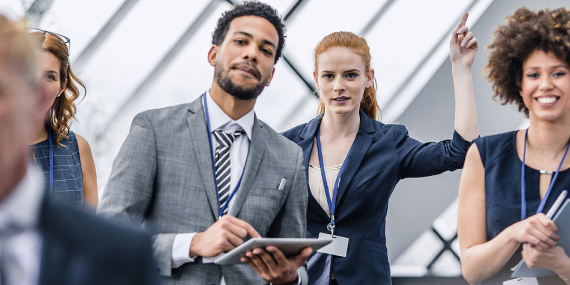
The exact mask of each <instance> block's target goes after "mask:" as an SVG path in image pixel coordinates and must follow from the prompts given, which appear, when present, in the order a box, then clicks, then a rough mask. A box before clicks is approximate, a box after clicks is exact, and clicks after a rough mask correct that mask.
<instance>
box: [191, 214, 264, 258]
mask: <svg viewBox="0 0 570 285" xmlns="http://www.w3.org/2000/svg"><path fill="white" fill-rule="evenodd" d="M248 235H249V236H250V237H252V238H258V237H261V235H260V234H259V233H258V232H257V231H256V230H255V229H254V228H253V227H252V226H251V225H250V224H248V223H247V222H245V221H242V220H240V219H238V218H236V217H232V216H230V215H224V216H222V218H221V219H219V220H218V221H216V222H215V223H214V224H213V225H211V226H210V227H209V228H208V229H207V230H206V231H204V232H201V233H197V234H196V235H195V236H194V238H193V239H192V243H191V244H190V252H189V256H190V257H191V258H194V257H195V256H198V255H199V256H203V257H213V256H217V255H218V254H220V253H222V252H228V251H230V250H232V249H234V248H236V247H238V246H239V245H241V244H242V243H243V239H244V238H246V237H247V236H248Z"/></svg>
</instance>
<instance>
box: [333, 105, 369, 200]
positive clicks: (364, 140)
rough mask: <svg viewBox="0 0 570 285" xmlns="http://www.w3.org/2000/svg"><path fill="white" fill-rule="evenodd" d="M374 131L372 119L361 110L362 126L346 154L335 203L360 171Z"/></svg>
mask: <svg viewBox="0 0 570 285" xmlns="http://www.w3.org/2000/svg"><path fill="white" fill-rule="evenodd" d="M373 133H374V125H373V124H372V119H370V118H369V117H368V116H366V114H364V112H362V110H360V128H359V129H358V133H357V134H356V138H354V142H353V143H352V146H351V147H350V150H349V151H348V155H347V156H346V165H345V166H344V170H343V172H342V173H341V175H340V182H339V185H338V193H337V195H336V202H335V205H338V204H339V202H340V200H341V199H342V196H343V195H344V193H345V192H346V189H347V188H348V185H349V184H350V182H351V181H352V178H353V177H354V175H355V174H356V172H357V171H358V168H359V167H360V163H362V160H363V159H364V156H365V155H366V153H367V152H368V149H369V148H370V145H371V144H372V139H373V137H372V135H371V134H373Z"/></svg>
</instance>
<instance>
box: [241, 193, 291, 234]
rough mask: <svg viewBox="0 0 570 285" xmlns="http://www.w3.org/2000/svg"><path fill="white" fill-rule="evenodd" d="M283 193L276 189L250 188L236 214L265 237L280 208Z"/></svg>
mask: <svg viewBox="0 0 570 285" xmlns="http://www.w3.org/2000/svg"><path fill="white" fill-rule="evenodd" d="M282 195H284V194H283V191H279V190H277V189H276V188H275V189H273V188H260V187H257V188H252V189H251V190H250V192H249V195H248V197H247V198H246V200H245V203H244V205H243V207H242V209H241V211H240V213H239V214H238V218H240V219H242V220H244V221H247V222H248V223H250V224H251V225H252V226H253V227H254V228H255V229H256V230H257V231H258V232H259V233H260V234H261V235H262V236H265V234H266V233H267V231H269V227H270V226H271V224H272V223H273V220H275V217H276V216H277V214H279V211H281V207H282V206H283V199H282Z"/></svg>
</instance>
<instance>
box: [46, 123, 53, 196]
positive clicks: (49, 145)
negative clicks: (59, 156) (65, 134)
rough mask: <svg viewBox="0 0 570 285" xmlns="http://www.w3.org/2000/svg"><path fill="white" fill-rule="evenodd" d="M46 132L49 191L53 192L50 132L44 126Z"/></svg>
mask: <svg viewBox="0 0 570 285" xmlns="http://www.w3.org/2000/svg"><path fill="white" fill-rule="evenodd" d="M46 130H47V134H48V152H49V192H50V193H53V146H52V145H51V132H50V130H49V127H46Z"/></svg>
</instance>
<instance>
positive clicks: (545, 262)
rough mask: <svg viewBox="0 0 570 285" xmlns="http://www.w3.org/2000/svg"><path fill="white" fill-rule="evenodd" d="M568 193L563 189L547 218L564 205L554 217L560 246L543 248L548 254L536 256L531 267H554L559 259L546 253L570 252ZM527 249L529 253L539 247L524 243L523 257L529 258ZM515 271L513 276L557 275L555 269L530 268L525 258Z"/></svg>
mask: <svg viewBox="0 0 570 285" xmlns="http://www.w3.org/2000/svg"><path fill="white" fill-rule="evenodd" d="M567 194H568V192H567V191H566V190H565V191H563V192H562V194H560V196H559V197H558V199H556V202H554V204H553V205H552V207H551V208H550V210H549V211H548V213H547V214H546V217H547V218H552V217H553V216H554V214H555V213H556V212H557V210H558V208H559V207H560V205H562V207H560V210H559V211H558V213H557V214H556V216H554V219H553V221H554V223H555V224H556V226H557V227H558V231H557V234H558V236H559V238H560V240H559V241H558V246H554V247H551V248H549V249H546V250H541V251H543V252H546V254H542V253H541V255H540V256H538V257H536V256H535V257H536V258H537V260H533V261H532V264H531V267H534V266H536V265H534V264H539V265H542V266H546V267H548V268H552V267H553V266H555V265H556V264H552V263H555V262H557V260H554V259H552V258H545V255H548V256H550V257H552V256H560V254H563V253H564V251H565V252H567V253H570V206H568V204H570V200H566V195H567ZM525 250H526V252H527V253H528V252H531V251H535V250H538V249H534V248H532V247H531V245H530V244H524V245H523V257H525V255H526V257H527V258H529V255H527V254H526V253H525V252H524V251H525ZM513 271H514V272H513V274H512V277H545V276H556V275H557V274H556V273H555V272H554V271H551V270H547V269H530V268H529V267H528V266H527V263H526V262H525V260H524V259H523V260H521V262H519V264H518V265H517V266H516V267H515V268H513Z"/></svg>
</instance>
